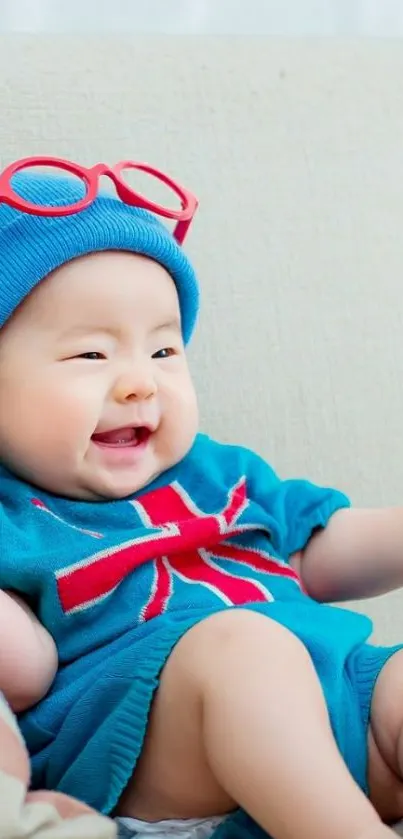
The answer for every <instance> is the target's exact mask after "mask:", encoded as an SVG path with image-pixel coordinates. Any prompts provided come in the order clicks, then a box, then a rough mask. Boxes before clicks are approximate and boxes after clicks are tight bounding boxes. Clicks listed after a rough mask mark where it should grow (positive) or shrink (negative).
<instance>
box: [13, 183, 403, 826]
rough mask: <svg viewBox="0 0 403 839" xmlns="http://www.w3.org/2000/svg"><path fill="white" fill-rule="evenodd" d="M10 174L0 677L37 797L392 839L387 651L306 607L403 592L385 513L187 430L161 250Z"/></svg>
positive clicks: (171, 821) (396, 532) (69, 197)
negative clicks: (49, 794) (15, 199)
mask: <svg viewBox="0 0 403 839" xmlns="http://www.w3.org/2000/svg"><path fill="white" fill-rule="evenodd" d="M3 180H4V179H3ZM1 183H2V182H1V179H0V189H1ZM13 185H14V186H15V189H16V190H17V187H18V190H17V191H18V193H19V194H20V195H22V196H23V197H24V199H26V200H27V201H29V202H30V205H31V206H30V212H29V213H28V212H24V209H23V208H22V209H21V208H20V209H16V208H15V206H16V205H14V207H13V208H12V207H10V206H8V205H4V204H3V205H0V327H1V328H0V399H1V414H0V461H1V466H0V528H1V564H0V586H1V587H2V589H3V590H4V592H6V591H7V592H13V593H14V594H13V598H14V599H12V600H11V599H10V600H9V599H8V598H9V595H7V594H4V598H5V602H3V604H2V609H4V608H5V609H9V614H8V616H7V618H6V619H5V615H6V612H5V611H4V612H3V613H2V617H1V619H2V620H3V624H4V623H5V624H6V625H5V627H4V632H3V633H2V641H1V647H2V654H1V661H2V662H3V661H6V659H7V655H6V654H7V651H8V649H12V651H13V660H14V661H16V660H18V661H19V663H20V668H19V672H20V673H21V675H22V676H23V677H24V678H22V679H21V680H20V683H17V681H16V673H15V668H13V671H12V673H11V675H10V674H9V675H10V678H9V676H8V675H7V670H6V669H5V670H4V672H3V670H0V687H1V689H2V690H3V692H4V694H5V695H6V696H8V697H9V698H12V699H13V702H14V706H15V707H16V708H17V709H23V708H25V707H26V706H27V705H28V704H32V702H35V701H36V699H38V698H39V697H41V696H43V694H44V693H46V692H47V693H46V696H45V698H42V699H41V701H39V702H36V704H35V705H34V707H33V708H31V709H29V710H26V711H24V712H23V713H21V715H20V718H19V721H20V727H21V731H22V734H23V736H24V738H25V741H26V743H27V746H28V749H29V752H30V756H31V761H32V771H33V784H34V787H35V788H43V787H45V788H47V789H53V790H57V791H60V792H63V793H67V794H68V795H70V796H74V797H76V798H78V799H80V800H81V801H83V802H85V803H86V804H87V805H90V806H92V807H94V808H96V809H98V810H99V811H101V812H102V813H104V814H111V815H113V816H114V817H116V819H117V823H118V825H119V831H120V834H119V835H120V836H121V837H127V839H129V837H135V836H137V837H138V839H140V838H141V839H143V837H146V836H153V837H154V839H157V837H158V839H161V837H168V836H175V837H178V839H185V838H186V839H207V838H208V837H212V836H214V837H216V839H252V837H264V836H267V835H270V836H272V837H275V839H367V838H368V839H381V837H385V839H386V837H387V836H392V835H393V834H392V831H391V828H390V827H387V826H386V824H383V822H388V823H392V822H393V821H394V820H396V819H398V818H400V817H401V816H403V652H402V646H398V647H379V646H373V645H370V644H368V638H369V636H370V633H371V623H370V621H369V620H368V619H367V618H366V617H364V616H363V615H360V614H355V613H353V612H350V611H347V610H343V609H340V608H336V607H334V606H330V605H327V604H328V603H330V602H331V601H335V600H342V599H343V598H345V599H348V598H352V597H361V596H362V597H366V596H373V595H375V594H377V593H383V592H386V591H387V590H389V589H392V588H394V587H398V586H401V585H403V508H395V509H385V510H359V509H351V508H350V506H349V502H348V499H347V498H346V497H345V495H343V494H341V493H340V492H337V491H335V490H333V489H322V488H320V487H317V486H315V485H313V484H311V483H309V482H308V481H305V480H286V481H283V480H280V479H279V478H278V477H277V476H276V474H275V473H274V471H273V470H272V469H271V467H270V466H269V465H267V464H266V463H265V462H264V461H263V460H261V459H260V458H259V457H258V456H257V455H255V454H253V453H252V452H250V451H248V450H246V449H243V448H239V447H237V446H225V445H220V444H219V443H217V442H215V441H213V440H212V439H210V438H209V437H207V436H204V435H202V434H200V433H199V432H198V412H197V401H196V395H195V391H194V387H193V384H192V380H191V376H190V373H189V369H188V364H187V359H186V352H185V345H186V344H187V342H188V340H189V338H190V336H191V334H192V331H193V328H194V324H195V320H196V315H197V308H198V293H197V282H196V278H195V274H194V271H193V269H192V266H191V264H190V262H189V261H188V259H187V258H186V256H185V254H184V252H183V250H182V247H181V246H180V245H179V244H178V242H177V241H176V239H175V237H174V236H173V235H171V233H169V231H168V229H167V228H166V227H165V226H164V225H162V224H161V223H160V222H159V221H158V220H157V218H156V217H155V215H153V214H151V213H149V212H147V211H146V210H144V209H139V208H138V207H135V206H129V204H127V203H125V201H122V200H119V199H118V198H115V197H112V196H109V195H101V196H98V197H95V196H92V198H93V199H94V200H93V201H92V203H90V206H88V207H87V208H86V209H83V210H80V211H78V212H73V213H71V214H69V215H61V216H57V217H54V216H49V215H46V211H44V210H43V205H46V207H49V206H52V205H66V204H68V205H73V204H75V203H76V202H77V201H79V200H80V199H81V197H82V192H81V190H80V189H78V188H77V187H76V185H75V182H73V181H72V180H70V179H69V178H64V177H60V178H53V179H52V178H50V179H49V178H45V177H44V176H42V175H36V176H34V175H32V174H30V173H29V172H22V173H20V174H19V175H18V176H16V177H15V180H14V181H13ZM121 194H123V195H124V193H123V192H122V193H121ZM124 197H125V200H128V201H129V199H130V196H129V194H128V193H127V192H126V194H125V195H124ZM129 203H130V204H133V203H134V199H133V196H131V200H130V201H129ZM33 205H35V206H37V205H40V206H41V213H40V214H35V209H34V207H33ZM143 206H144V204H143ZM43 213H44V214H43ZM240 340H247V336H241V338H240ZM15 598H17V599H15ZM19 598H21V600H20V599H19ZM25 604H27V605H26V606H25ZM28 607H29V609H31V610H32V615H31V612H29V611H28V612H27V611H26V609H27V608H28ZM33 615H35V616H36V617H33ZM38 621H39V623H38ZM42 627H43V628H44V629H41V628H42ZM45 630H46V631H45ZM50 636H51V637H50ZM51 638H53V639H54V643H55V645H56V648H57V652H58V659H59V666H58V672H57V674H56V677H55V678H54V681H53V682H52V679H53V675H54V669H55V650H54V645H53V642H52V641H51ZM2 666H3V665H2ZM51 682H52V684H51V685H50V683H51Z"/></svg>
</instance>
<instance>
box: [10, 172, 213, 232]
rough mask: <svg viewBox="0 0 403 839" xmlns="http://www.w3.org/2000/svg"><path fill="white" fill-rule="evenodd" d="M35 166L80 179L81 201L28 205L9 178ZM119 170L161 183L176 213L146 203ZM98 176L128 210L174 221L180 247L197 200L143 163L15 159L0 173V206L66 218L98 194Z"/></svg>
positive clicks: (38, 214)
mask: <svg viewBox="0 0 403 839" xmlns="http://www.w3.org/2000/svg"><path fill="white" fill-rule="evenodd" d="M36 166H52V167H54V168H55V169H62V170H64V171H65V172H69V173H70V174H72V175H76V177H78V178H80V179H81V181H83V182H84V184H85V187H86V194H85V196H84V198H82V199H81V200H80V201H77V202H76V203H75V204H67V205H64V206H60V207H46V206H43V205H37V204H32V203H31V202H30V201H26V200H25V199H24V198H22V197H21V196H20V195H18V194H17V193H16V192H15V191H14V190H13V188H12V186H11V178H12V177H13V175H15V174H16V173H17V172H20V171H21V170H22V169H28V168H31V167H36ZM123 169H137V170H138V171H140V172H146V173H147V174H148V175H151V176H152V177H153V178H156V179H157V180H159V181H161V182H162V183H163V184H165V185H166V186H168V187H169V188H170V189H172V191H173V192H174V193H175V194H176V195H177V197H178V198H179V200H180V202H181V209H180V210H172V209H169V208H168V207H163V206H162V205H161V204H156V203H155V202H154V201H149V200H148V199H147V198H144V196H142V195H141V194H140V193H138V192H136V191H135V190H134V189H132V188H131V187H130V186H129V185H128V184H127V183H125V181H124V180H123V179H122V177H121V172H122V170H123ZM102 175H105V176H106V177H108V178H110V179H111V180H112V181H113V183H114V185H115V189H116V192H117V194H118V196H119V198H120V199H121V201H124V203H125V204H128V205H130V206H132V207H140V208H141V209H143V210H149V211H150V212H152V213H155V214H156V215H158V216H163V217H164V218H167V219H172V220H173V221H176V225H175V228H174V231H173V235H174V237H175V239H176V241H177V242H178V243H179V244H180V245H181V244H182V243H183V241H184V239H185V236H186V234H187V233H188V230H189V227H190V224H191V222H192V220H193V218H194V215H195V213H196V210H197V207H198V201H197V198H196V197H195V196H194V195H193V194H192V193H191V192H189V190H187V189H185V188H184V187H182V186H179V184H177V183H176V182H175V181H173V180H172V178H170V177H169V176H168V175H165V174H164V172H160V171H159V169H155V168H154V167H153V166H149V165H148V164H147V163H137V162H134V161H132V160H123V161H120V162H119V163H116V164H115V166H107V165H106V164H105V163H97V164H96V165H95V166H91V167H90V168H87V167H86V166H80V165H79V164H78V163H72V162H71V161H69V160H63V159H62V158H58V157H25V158H23V159H22V160H17V161H15V162H14V163H11V164H10V165H9V166H7V168H6V169H4V170H3V172H2V173H1V174H0V203H3V204H8V205H9V206H10V207H13V208H14V209H15V210H20V211H21V212H23V213H30V214H31V215H36V216H68V215H72V214H73V213H79V212H80V211H81V210H85V209H86V208H87V207H89V206H90V204H92V202H93V201H95V199H96V197H97V195H98V191H99V179H100V177H101V176H102Z"/></svg>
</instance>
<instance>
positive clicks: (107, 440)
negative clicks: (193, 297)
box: [0, 251, 198, 500]
mask: <svg viewBox="0 0 403 839" xmlns="http://www.w3.org/2000/svg"><path fill="white" fill-rule="evenodd" d="M0 404H1V412H0V461H2V462H3V463H4V465H5V466H7V467H8V468H9V469H11V470H12V471H14V472H15V473H16V474H18V475H20V476H21V477H22V478H24V479H26V480H28V481H30V482H31V483H34V484H36V485H37V486H39V487H42V488H44V489H46V490H48V491H50V492H54V493H55V494H57V495H64V496H68V497H72V498H82V499H88V500H91V499H92V500H97V499H107V498H109V499H113V498H123V497H125V496H127V495H130V494H131V493H133V492H136V491H137V490H139V489H141V488H142V487H144V486H145V485H146V484H148V483H149V482H150V481H152V480H153V479H154V478H155V477H157V475H159V474H160V473H161V472H163V471H165V470H166V469H168V468H169V467H170V466H173V465H174V464H175V463H178V462H179V461H180V460H181V459H182V458H183V457H184V456H185V454H186V453H187V452H188V450H189V449H190V447H191V445H192V443H193V441H194V437H195V434H196V432H197V423H198V415H197V403H196V396H195V392H194V388H193V385H192V381H191V378H190V373H189V369H188V365H187V360H186V356H185V351H184V347H183V342H182V337H181V329H180V311H179V303H178V297H177V292H176V288H175V285H174V283H173V281H172V279H171V277H170V276H169V274H168V273H167V272H166V271H165V269H164V268H162V267H161V266H160V265H158V264H157V263H156V262H153V261H152V260H150V259H146V258H145V257H141V256H137V255H136V254H130V253H126V252H118V251H108V252H104V253H95V254H90V255H88V256H84V257H80V258H79V259H76V260H74V261H72V262H70V263H68V264H66V265H64V266H62V267H61V268H59V269H58V270H57V271H54V272H53V274H51V275H50V276H49V277H48V278H47V279H46V280H44V282H42V283H41V284H40V285H39V286H37V288H36V289H35V290H34V291H33V292H32V294H31V295H30V296H29V297H28V298H27V299H26V300H25V301H24V303H23V304H22V305H21V306H20V308H19V309H18V310H17V312H16V313H15V314H14V315H13V317H12V318H11V319H10V321H9V322H8V323H7V324H6V325H5V327H3V329H2V330H0Z"/></svg>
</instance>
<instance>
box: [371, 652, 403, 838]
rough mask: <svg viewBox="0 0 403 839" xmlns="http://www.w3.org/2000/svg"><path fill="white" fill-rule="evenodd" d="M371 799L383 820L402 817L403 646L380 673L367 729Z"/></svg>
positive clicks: (395, 819) (393, 819) (389, 820)
mask: <svg viewBox="0 0 403 839" xmlns="http://www.w3.org/2000/svg"><path fill="white" fill-rule="evenodd" d="M368 785H369V792H370V798H371V801H372V802H373V804H374V805H375V807H376V809H377V810H378V812H379V814H380V815H381V816H382V818H383V819H384V820H385V821H388V822H392V821H397V820H398V819H401V818H402V817H403V649H399V650H397V651H396V652H395V653H394V654H393V655H392V656H391V657H390V658H389V659H388V660H387V662H386V664H385V665H384V666H383V668H382V670H381V671H380V673H379V676H378V678H377V681H376V683H375V688H374V692H373V696H372V702H371V711H370V721H369V730H368Z"/></svg>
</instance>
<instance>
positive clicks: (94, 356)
mask: <svg viewBox="0 0 403 839" xmlns="http://www.w3.org/2000/svg"><path fill="white" fill-rule="evenodd" d="M76 357H77V358H86V359H88V361H100V360H101V361H102V360H103V359H104V358H105V355H104V354H103V353H102V352H83V353H80V355H78V356H76Z"/></svg>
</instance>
